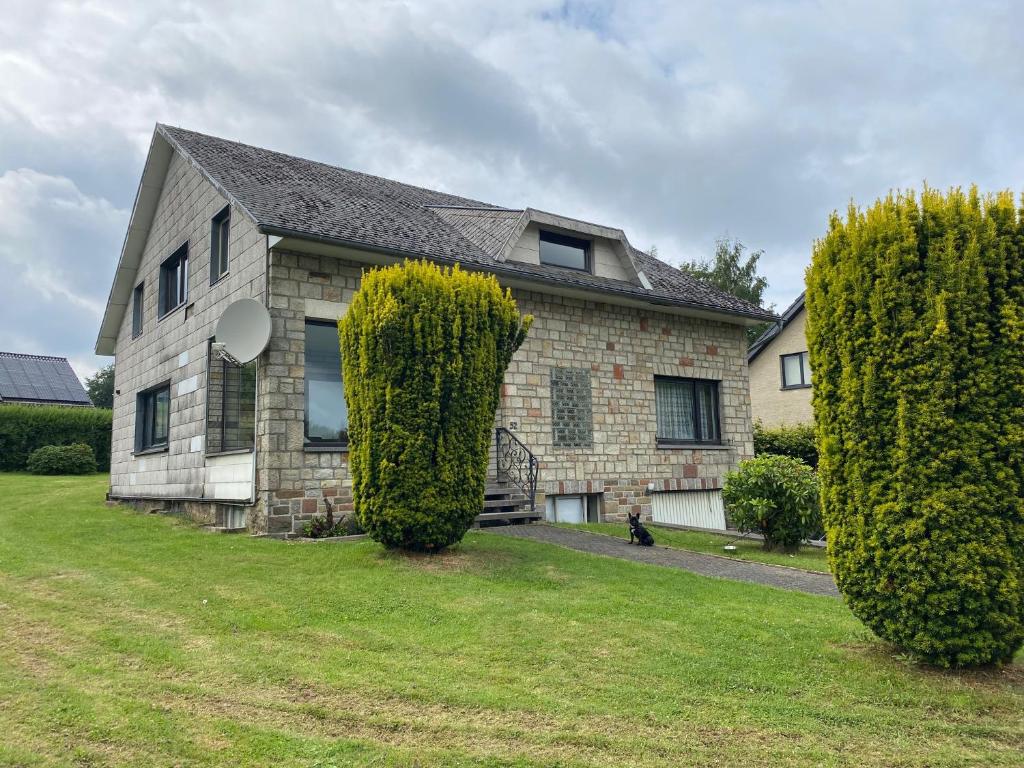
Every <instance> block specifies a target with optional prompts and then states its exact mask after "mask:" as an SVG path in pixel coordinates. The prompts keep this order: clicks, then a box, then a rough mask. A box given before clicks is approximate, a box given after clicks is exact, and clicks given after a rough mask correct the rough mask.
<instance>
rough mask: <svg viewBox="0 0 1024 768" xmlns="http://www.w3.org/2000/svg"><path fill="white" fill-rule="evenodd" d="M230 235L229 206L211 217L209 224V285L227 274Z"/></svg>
mask: <svg viewBox="0 0 1024 768" xmlns="http://www.w3.org/2000/svg"><path fill="white" fill-rule="evenodd" d="M230 234H231V206H230V205H228V206H225V207H224V210H223V211H221V212H220V213H218V214H217V215H216V216H214V217H213V221H212V222H211V224H210V285H213V284H214V283H216V282H217V281H218V280H220V279H221V278H222V277H224V275H226V274H227V273H228V237H229V236H230Z"/></svg>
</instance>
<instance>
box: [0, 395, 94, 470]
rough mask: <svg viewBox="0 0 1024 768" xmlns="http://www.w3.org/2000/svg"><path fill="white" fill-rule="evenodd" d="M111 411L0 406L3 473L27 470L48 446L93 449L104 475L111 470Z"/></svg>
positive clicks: (0, 465) (1, 467)
mask: <svg viewBox="0 0 1024 768" xmlns="http://www.w3.org/2000/svg"><path fill="white" fill-rule="evenodd" d="M110 431H111V411H110V410H109V409H107V408H81V407H78V408H71V407H63V406H57V405H0V470H3V471H12V470H19V471H20V470H24V469H25V468H26V466H27V463H28V457H29V456H30V455H31V453H32V452H33V451H34V450H36V449H37V448H42V447H43V446H46V445H72V444H75V443H85V444H86V445H88V446H91V447H92V449H93V453H95V455H96V462H97V464H98V465H99V469H100V471H101V472H107V471H108V470H109V469H110Z"/></svg>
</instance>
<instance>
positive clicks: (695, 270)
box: [652, 237, 774, 344]
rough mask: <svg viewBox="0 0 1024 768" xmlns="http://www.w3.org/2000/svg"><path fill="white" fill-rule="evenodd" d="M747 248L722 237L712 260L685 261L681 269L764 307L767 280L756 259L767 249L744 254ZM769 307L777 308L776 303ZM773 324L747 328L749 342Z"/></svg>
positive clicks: (738, 242)
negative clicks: (761, 272)
mask: <svg viewBox="0 0 1024 768" xmlns="http://www.w3.org/2000/svg"><path fill="white" fill-rule="evenodd" d="M652 250H653V249H652ZM745 250H746V246H744V245H743V243H741V242H740V241H739V240H730V239H729V238H727V237H723V238H721V239H719V240H717V241H716V242H715V255H714V257H713V258H712V259H711V260H710V261H706V260H696V261H689V262H684V263H683V264H681V265H680V266H679V269H680V270H681V271H683V272H685V273H686V274H688V275H691V276H692V277H695V278H697V279H698V280H703V281H704V282H706V283H710V284H711V285H713V286H715V287H716V288H719V289H720V290H723V291H725V292H726V293H730V294H732V295H733V296H737V297H739V298H741V299H744V300H746V301H749V302H750V303H751V304H754V305H755V306H758V307H763V306H764V291H765V289H766V288H767V287H768V280H767V279H766V278H764V277H763V276H761V275H759V274H758V273H757V262H758V261H759V260H760V258H761V256H763V255H764V251H751V252H750V253H749V254H748V255H746V256H744V254H743V252H744V251H745ZM766 309H774V305H772V306H768V307H766ZM770 325H771V323H762V324H760V325H755V326H752V327H750V328H747V343H748V344H750V343H752V342H753V341H754V340H755V339H757V337H758V336H760V335H761V334H762V333H764V331H765V329H767V328H768V326H770Z"/></svg>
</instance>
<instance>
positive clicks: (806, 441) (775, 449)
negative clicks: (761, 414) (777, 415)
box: [754, 422, 818, 468]
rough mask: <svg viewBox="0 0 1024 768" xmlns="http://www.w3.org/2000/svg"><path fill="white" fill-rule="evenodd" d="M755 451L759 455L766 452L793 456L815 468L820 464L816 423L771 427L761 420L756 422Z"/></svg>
mask: <svg viewBox="0 0 1024 768" xmlns="http://www.w3.org/2000/svg"><path fill="white" fill-rule="evenodd" d="M754 453H755V454H757V455H758V456H761V455H763V454H766V453H772V454H775V455H777V456H792V457H793V458H795V459H800V461H802V462H804V463H805V464H807V465H808V466H810V467H812V468H815V467H817V466H818V443H817V441H816V439H815V437H814V425H813V424H794V425H792V426H786V427H773V428H770V429H769V428H768V427H765V426H764V425H763V424H761V422H755V423H754Z"/></svg>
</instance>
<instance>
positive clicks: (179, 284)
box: [159, 243, 188, 317]
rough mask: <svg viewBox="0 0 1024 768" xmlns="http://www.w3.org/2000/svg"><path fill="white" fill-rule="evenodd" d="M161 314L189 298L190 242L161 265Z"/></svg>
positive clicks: (175, 307)
mask: <svg viewBox="0 0 1024 768" xmlns="http://www.w3.org/2000/svg"><path fill="white" fill-rule="evenodd" d="M159 298H160V316H161V317H163V316H164V315H166V314H167V313H168V312H170V311H171V310H173V309H177V308H178V307H180V306H181V305H182V304H184V303H185V299H187V298H188V243H185V244H184V245H183V246H181V247H180V248H179V249H178V250H176V251H175V252H174V253H173V254H171V256H170V258H168V259H167V260H166V261H164V263H163V264H161V265H160V297H159Z"/></svg>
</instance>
